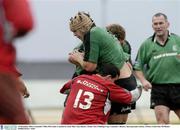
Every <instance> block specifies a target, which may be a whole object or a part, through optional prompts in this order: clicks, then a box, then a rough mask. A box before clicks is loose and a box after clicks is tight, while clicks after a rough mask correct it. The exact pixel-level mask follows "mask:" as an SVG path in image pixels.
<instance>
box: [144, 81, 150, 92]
mask: <svg viewBox="0 0 180 130" xmlns="http://www.w3.org/2000/svg"><path fill="white" fill-rule="evenodd" d="M142 86H143V88H144V90H145V91H148V90H149V89H151V88H152V85H151V83H150V82H149V81H147V80H144V81H142Z"/></svg>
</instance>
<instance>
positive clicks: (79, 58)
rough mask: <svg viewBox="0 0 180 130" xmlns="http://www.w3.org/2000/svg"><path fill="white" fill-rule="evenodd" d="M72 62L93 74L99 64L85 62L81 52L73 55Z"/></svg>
mask: <svg viewBox="0 0 180 130" xmlns="http://www.w3.org/2000/svg"><path fill="white" fill-rule="evenodd" d="M71 60H73V61H74V62H75V63H77V65H80V66H81V67H82V68H83V69H84V70H86V71H88V72H92V71H94V70H95V69H96V67H97V64H96V63H93V62H89V61H84V57H83V55H82V53H81V52H76V53H73V54H72V55H71Z"/></svg>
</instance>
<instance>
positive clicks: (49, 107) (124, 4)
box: [15, 0, 180, 124]
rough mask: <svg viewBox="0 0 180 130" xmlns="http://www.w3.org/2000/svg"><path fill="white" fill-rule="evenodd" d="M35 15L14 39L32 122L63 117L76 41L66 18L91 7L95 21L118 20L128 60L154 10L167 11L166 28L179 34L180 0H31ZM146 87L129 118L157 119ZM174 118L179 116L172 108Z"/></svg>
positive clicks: (139, 120) (56, 120)
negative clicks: (65, 88) (26, 32)
mask: <svg viewBox="0 0 180 130" xmlns="http://www.w3.org/2000/svg"><path fill="white" fill-rule="evenodd" d="M29 1H30V4H31V8H32V12H33V16H34V20H35V28H34V30H33V31H32V32H31V33H30V34H29V35H28V36H26V37H24V38H22V39H18V40H17V41H16V44H15V45H16V48H17V53H18V63H17V64H18V67H19V69H20V71H21V72H22V73H23V76H22V78H23V79H24V80H25V83H26V85H27V87H28V89H29V91H30V94H31V96H30V98H28V99H25V104H26V106H27V107H28V108H29V110H30V111H31V114H32V116H33V119H34V121H35V122H34V123H37V124H39V123H42V124H43V123H44V124H45V123H47V124H51V123H52V124H57V123H59V121H60V119H61V114H62V109H63V102H64V99H65V96H64V95H62V94H60V93H59V89H60V88H61V86H62V85H63V84H64V83H65V82H66V81H68V79H70V78H71V76H72V74H73V72H74V66H73V65H72V64H70V63H68V61H67V57H68V53H69V52H71V51H72V49H73V48H74V47H75V46H76V45H77V44H78V43H79V40H78V39H76V38H75V37H74V36H73V33H72V32H70V30H69V19H70V18H71V17H73V16H74V15H75V14H76V13H77V12H78V11H85V12H89V13H90V15H91V17H92V18H93V20H94V21H95V23H96V25H97V26H100V27H105V26H106V25H108V24H112V23H118V24H121V25H122V26H123V27H124V28H125V30H126V34H127V36H126V39H127V40H128V41H129V42H130V44H131V47H132V60H133V61H134V59H135V57H136V54H137V50H138V48H139V46H140V44H141V43H142V41H144V40H145V39H146V38H147V37H149V36H151V35H152V34H153V30H152V28H151V20H152V16H153V15H154V14H155V13H157V12H162V13H165V14H166V15H167V16H168V19H169V22H170V28H169V30H170V32H173V33H176V34H178V35H180V13H179V12H180V0H29ZM149 98H150V96H149V92H143V95H142V97H141V98H140V100H139V101H138V102H137V109H136V110H135V111H133V112H132V114H130V116H129V120H128V123H129V124H139V123H142V124H151V123H154V122H155V117H154V113H153V110H150V109H149V102H150V101H149ZM171 116H172V118H171V120H172V123H177V122H179V120H178V119H177V117H175V115H174V113H172V114H171Z"/></svg>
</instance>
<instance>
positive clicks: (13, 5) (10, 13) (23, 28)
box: [3, 0, 33, 42]
mask: <svg viewBox="0 0 180 130" xmlns="http://www.w3.org/2000/svg"><path fill="white" fill-rule="evenodd" d="M28 2H29V1H27V0H23V1H22V0H14V1H13V2H12V1H11V0H4V18H3V23H4V25H3V30H4V33H5V34H4V38H5V40H6V42H11V40H13V38H16V37H22V36H24V35H25V34H27V32H29V31H30V30H31V29H32V28H33V18H32V14H31V10H30V5H29V3H28Z"/></svg>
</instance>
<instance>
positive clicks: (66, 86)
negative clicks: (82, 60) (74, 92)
mask: <svg viewBox="0 0 180 130" xmlns="http://www.w3.org/2000/svg"><path fill="white" fill-rule="evenodd" d="M72 82H73V80H70V81H68V82H67V83H66V84H64V85H63V87H62V88H61V89H60V93H62V94H68V93H69V91H70V88H71V85H72Z"/></svg>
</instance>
